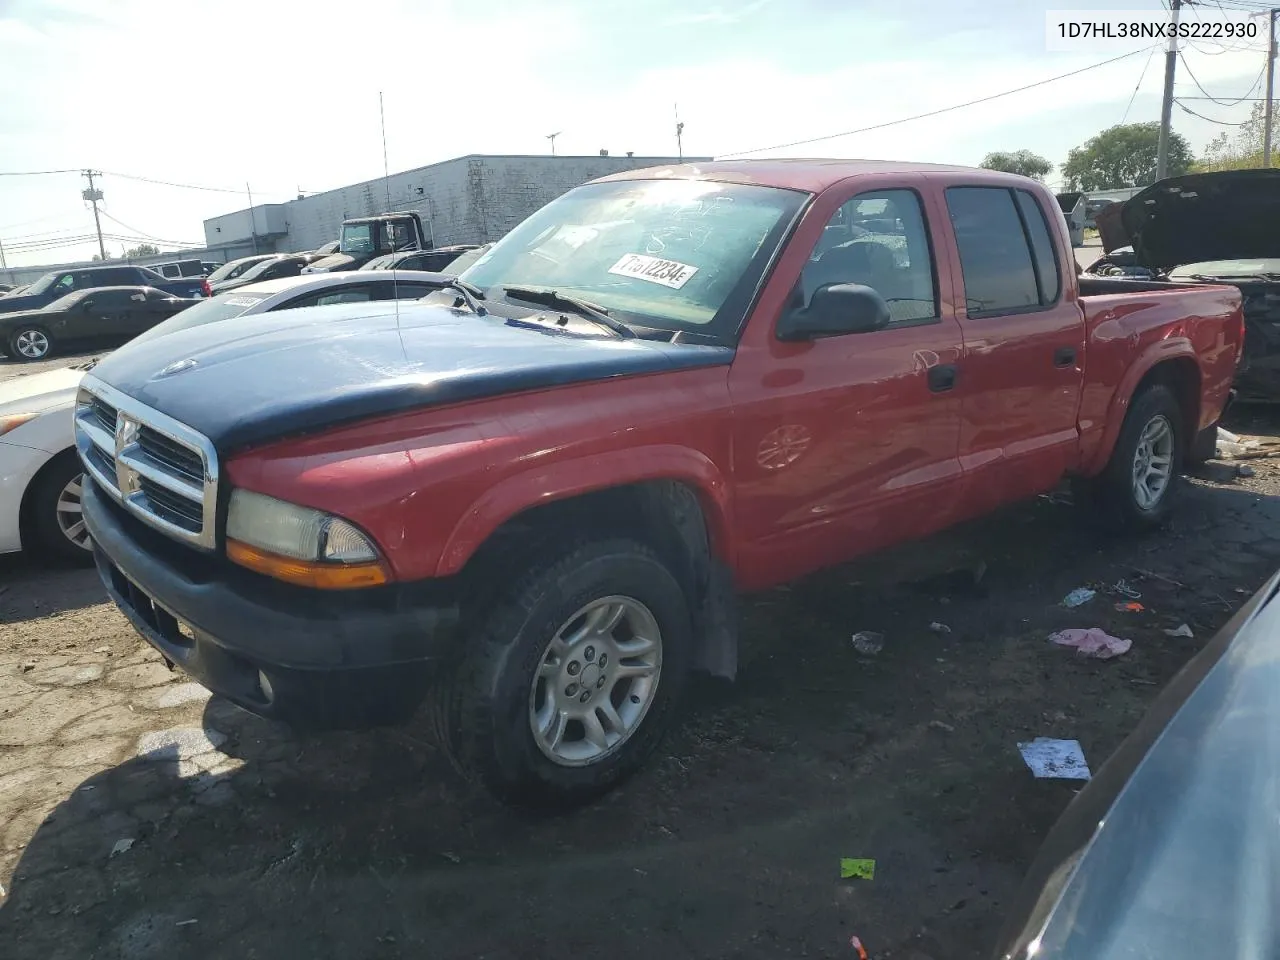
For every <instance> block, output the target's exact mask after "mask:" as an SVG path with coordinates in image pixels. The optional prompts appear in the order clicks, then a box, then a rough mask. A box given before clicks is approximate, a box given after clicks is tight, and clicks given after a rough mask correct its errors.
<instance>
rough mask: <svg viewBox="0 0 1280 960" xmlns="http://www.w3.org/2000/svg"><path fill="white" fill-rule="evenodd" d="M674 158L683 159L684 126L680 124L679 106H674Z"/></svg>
mask: <svg viewBox="0 0 1280 960" xmlns="http://www.w3.org/2000/svg"><path fill="white" fill-rule="evenodd" d="M676 156H677V157H679V158H680V159H681V160H683V159H684V124H683V123H681V122H680V104H678V103H677V104H676Z"/></svg>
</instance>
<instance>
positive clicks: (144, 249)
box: [124, 243, 160, 260]
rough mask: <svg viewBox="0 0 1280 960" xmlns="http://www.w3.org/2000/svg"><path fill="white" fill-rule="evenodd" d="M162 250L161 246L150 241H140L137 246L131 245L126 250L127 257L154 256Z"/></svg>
mask: <svg viewBox="0 0 1280 960" xmlns="http://www.w3.org/2000/svg"><path fill="white" fill-rule="evenodd" d="M159 252H160V248H159V247H156V246H153V245H152V244H149V243H140V244H138V245H137V246H136V247H130V248H129V249H128V250H126V251H125V252H124V256H125V259H126V260H127V259H129V258H130V257H153V256H155V255H156V254H157V253H159Z"/></svg>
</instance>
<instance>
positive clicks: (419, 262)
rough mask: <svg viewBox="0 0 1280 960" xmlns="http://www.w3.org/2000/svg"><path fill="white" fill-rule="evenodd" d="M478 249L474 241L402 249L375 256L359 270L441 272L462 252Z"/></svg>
mask: <svg viewBox="0 0 1280 960" xmlns="http://www.w3.org/2000/svg"><path fill="white" fill-rule="evenodd" d="M476 249H479V248H478V246H477V245H476V244H474V243H459V244H456V245H455V246H452V247H436V248H435V249H434V250H404V251H402V252H400V253H388V254H384V255H383V256H381V257H375V258H374V259H373V260H370V261H369V262H368V263H366V264H365V265H364V266H363V267H361V268H360V269H361V270H426V271H428V272H430V273H443V272H445V271H447V270H448V271H449V272H453V271H451V270H449V268H450V265H451V264H452V263H453V262H454V261H455V260H457V259H458V258H459V257H461V256H462V255H463V254H464V253H467V252H468V251H471V250H476Z"/></svg>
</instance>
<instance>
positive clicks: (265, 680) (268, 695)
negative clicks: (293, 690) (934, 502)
mask: <svg viewBox="0 0 1280 960" xmlns="http://www.w3.org/2000/svg"><path fill="white" fill-rule="evenodd" d="M258 686H259V687H260V688H261V689H262V699H263V700H265V701H266V702H267V703H271V701H273V700H274V699H275V698H276V692H275V691H274V690H272V689H271V678H270V677H268V676H267V675H266V674H265V673H263V672H262V671H261V670H259V671H258Z"/></svg>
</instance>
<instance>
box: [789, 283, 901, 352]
mask: <svg viewBox="0 0 1280 960" xmlns="http://www.w3.org/2000/svg"><path fill="white" fill-rule="evenodd" d="M889 320H890V316H889V304H887V303H886V302H885V300H884V297H882V296H880V294H878V293H877V292H876V291H875V290H873V289H872V288H871V287H867V286H863V285H862V284H860V283H831V284H827V285H826V286H823V287H819V288H818V289H817V290H815V291H814V293H813V297H812V299H811V300H810V302H809V305H808V306H807V307H799V308H797V309H794V310H790V311H788V312H787V313H785V314H783V315H782V318H781V319H780V320H779V321H778V334H777V336H778V339H779V340H783V341H789V342H790V341H800V340H816V339H818V338H819V337H838V336H840V335H842V334H846V333H871V332H873V331H876V330H883V329H884V328H885V327H887V326H888V325H889Z"/></svg>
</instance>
